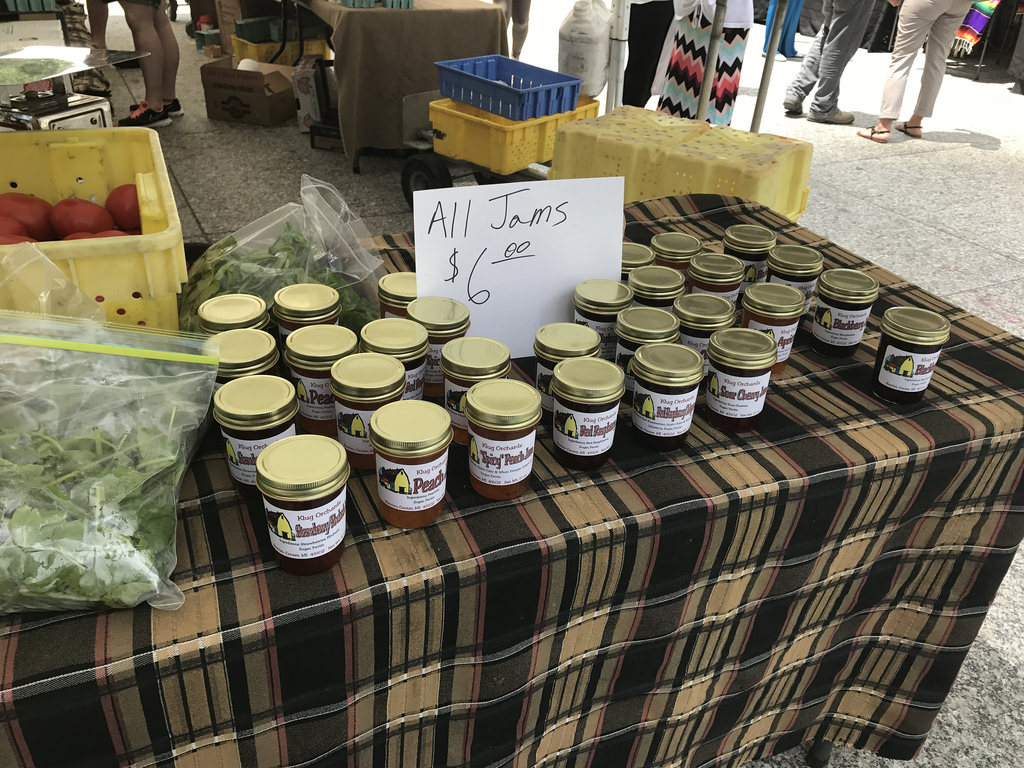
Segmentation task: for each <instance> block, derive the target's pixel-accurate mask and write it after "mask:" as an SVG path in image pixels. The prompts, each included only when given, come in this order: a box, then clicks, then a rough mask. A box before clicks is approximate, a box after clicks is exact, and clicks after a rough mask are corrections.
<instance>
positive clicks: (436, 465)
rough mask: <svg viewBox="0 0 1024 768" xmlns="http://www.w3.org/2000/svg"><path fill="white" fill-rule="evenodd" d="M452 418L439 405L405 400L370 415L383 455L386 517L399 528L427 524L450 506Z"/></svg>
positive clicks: (381, 493) (380, 485)
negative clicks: (447, 496) (447, 491)
mask: <svg viewBox="0 0 1024 768" xmlns="http://www.w3.org/2000/svg"><path fill="white" fill-rule="evenodd" d="M451 441H452V427H451V420H450V419H449V418H448V412H447V411H445V409H444V408H442V407H441V406H439V405H434V404H433V403H428V402H426V401H423V400H401V401H399V402H397V403H388V404H387V405H384V406H381V407H380V408H379V409H378V410H377V412H376V413H374V414H373V416H372V417H371V418H370V442H371V443H373V450H374V451H375V452H376V454H377V462H376V463H377V483H376V486H377V499H378V509H379V510H380V515H381V517H383V518H384V519H385V520H387V521H388V522H389V523H391V524H392V525H396V526H398V527H399V528H422V527H423V526H425V525H429V524H430V523H432V522H434V521H435V520H436V519H437V516H438V515H440V514H441V510H442V509H443V508H444V495H445V489H446V484H447V481H448V445H449V444H450V443H451Z"/></svg>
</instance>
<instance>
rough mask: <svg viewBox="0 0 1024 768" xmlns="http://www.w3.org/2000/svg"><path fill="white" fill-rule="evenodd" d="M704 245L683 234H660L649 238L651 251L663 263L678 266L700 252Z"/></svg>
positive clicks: (694, 238) (698, 240)
mask: <svg viewBox="0 0 1024 768" xmlns="http://www.w3.org/2000/svg"><path fill="white" fill-rule="evenodd" d="M703 247H704V244H703V243H701V241H700V239H699V238H696V237H694V236H693V235H688V234H686V233H685V232H662V233H660V234H657V235H655V236H654V237H652V238H651V250H652V251H654V253H655V254H657V255H658V256H660V257H661V258H662V259H664V260H665V261H671V262H673V263H675V262H678V263H679V264H680V265H682V264H688V263H689V261H690V259H691V258H693V257H694V256H696V255H697V254H698V253H700V252H701V249H702V248H703Z"/></svg>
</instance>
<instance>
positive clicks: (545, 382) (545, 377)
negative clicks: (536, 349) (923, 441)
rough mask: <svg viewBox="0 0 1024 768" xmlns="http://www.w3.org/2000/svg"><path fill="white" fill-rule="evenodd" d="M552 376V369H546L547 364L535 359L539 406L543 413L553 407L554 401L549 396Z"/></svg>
mask: <svg viewBox="0 0 1024 768" xmlns="http://www.w3.org/2000/svg"><path fill="white" fill-rule="evenodd" d="M552 376H554V368H553V367H552V368H548V364H547V363H545V362H544V361H543V360H541V359H540V358H539V357H538V358H537V376H536V384H537V391H538V392H540V405H541V407H542V408H543V409H544V410H545V411H550V410H551V409H552V408H553V407H554V405H555V399H554V398H553V397H552V396H551V377H552Z"/></svg>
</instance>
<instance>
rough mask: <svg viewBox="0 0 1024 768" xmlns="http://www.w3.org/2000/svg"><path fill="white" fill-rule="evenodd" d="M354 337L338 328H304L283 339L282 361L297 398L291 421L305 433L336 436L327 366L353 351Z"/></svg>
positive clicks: (323, 326) (343, 328)
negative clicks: (297, 405) (297, 408)
mask: <svg viewBox="0 0 1024 768" xmlns="http://www.w3.org/2000/svg"><path fill="white" fill-rule="evenodd" d="M357 344H358V340H357V339H356V335H355V334H354V333H352V331H350V330H349V329H348V328H345V327H344V326H341V325H307V326H306V327H304V328H298V329H297V330H294V331H292V332H291V333H290V334H288V338H286V339H285V340H284V347H285V349H284V361H285V363H287V364H288V370H289V372H290V374H291V378H292V382H293V383H294V384H295V391H296V392H297V393H298V398H299V413H298V415H297V416H296V417H295V420H296V421H297V422H298V423H299V426H300V427H302V428H303V429H304V430H306V431H307V432H312V433H313V434H317V435H326V436H327V437H335V436H336V435H337V434H338V426H337V420H336V418H335V415H334V395H333V394H331V366H332V365H334V363H335V361H337V360H340V359H341V358H343V357H345V356H346V355H351V354H352V353H353V352H355V351H356V346H357Z"/></svg>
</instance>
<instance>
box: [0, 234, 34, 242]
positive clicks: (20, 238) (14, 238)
mask: <svg viewBox="0 0 1024 768" xmlns="http://www.w3.org/2000/svg"><path fill="white" fill-rule="evenodd" d="M37 242H39V241H38V240H34V239H32V238H31V237H29V236H28V235H3V234H0V245H14V244H15V243H37Z"/></svg>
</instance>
